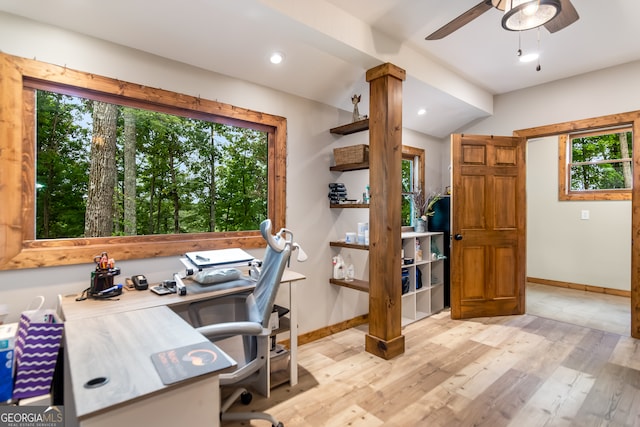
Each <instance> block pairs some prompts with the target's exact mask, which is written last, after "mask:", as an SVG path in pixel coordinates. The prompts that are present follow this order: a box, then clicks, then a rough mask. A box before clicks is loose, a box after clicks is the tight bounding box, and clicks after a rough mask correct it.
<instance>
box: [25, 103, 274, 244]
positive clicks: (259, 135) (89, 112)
mask: <svg viewBox="0 0 640 427" xmlns="http://www.w3.org/2000/svg"><path fill="white" fill-rule="evenodd" d="M36 115H37V176H36V193H37V199H36V200H37V202H36V236H37V238H38V239H52V238H75V237H105V236H127V235H150V234H173V233H199V232H211V231H216V232H223V231H242V230H256V229H258V228H259V224H260V222H261V221H262V220H264V219H265V218H266V217H267V165H268V163H267V152H268V150H267V134H266V133H265V132H262V131H257V130H253V129H248V128H242V127H236V126H230V125H225V124H219V123H214V122H209V121H205V120H197V119H193V118H187V117H182V116H178V115H172V114H167V113H161V112H156V111H151V110H144V109H137V108H131V107H125V106H120V105H115V104H109V103H105V102H101V101H95V100H89V99H85V98H79V97H73V96H68V95H63V94H59V93H53V92H47V91H38V92H37V111H36Z"/></svg>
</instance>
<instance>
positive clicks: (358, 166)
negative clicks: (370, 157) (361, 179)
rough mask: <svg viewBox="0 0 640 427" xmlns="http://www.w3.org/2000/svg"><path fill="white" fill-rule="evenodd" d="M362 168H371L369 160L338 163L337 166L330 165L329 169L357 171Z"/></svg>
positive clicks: (334, 170) (333, 170)
mask: <svg viewBox="0 0 640 427" xmlns="http://www.w3.org/2000/svg"><path fill="white" fill-rule="evenodd" d="M362 169H369V162H362V163H347V164H345V165H337V166H331V167H329V170H330V171H332V172H346V171H357V170H362Z"/></svg>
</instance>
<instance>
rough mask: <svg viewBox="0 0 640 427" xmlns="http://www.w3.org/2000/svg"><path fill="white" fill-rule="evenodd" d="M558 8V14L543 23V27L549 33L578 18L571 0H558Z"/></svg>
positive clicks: (566, 25)
mask: <svg viewBox="0 0 640 427" xmlns="http://www.w3.org/2000/svg"><path fill="white" fill-rule="evenodd" d="M560 8H561V9H560V13H559V14H558V16H556V17H555V18H553V19H552V20H551V21H549V22H547V23H546V24H544V27H545V28H546V29H547V30H549V32H550V33H555V32H556V31H560V30H562V29H563V28H565V27H568V26H569V25H571V24H573V23H574V22H576V21H577V20H578V19H579V18H580V15H578V11H576V8H575V7H573V5H572V4H571V0H560Z"/></svg>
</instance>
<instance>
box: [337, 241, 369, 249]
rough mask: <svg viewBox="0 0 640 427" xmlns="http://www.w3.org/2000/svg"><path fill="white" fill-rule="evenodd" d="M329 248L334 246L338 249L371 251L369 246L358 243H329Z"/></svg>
mask: <svg viewBox="0 0 640 427" xmlns="http://www.w3.org/2000/svg"><path fill="white" fill-rule="evenodd" d="M329 246H334V247H337V248H351V249H362V250H363V251H368V250H369V245H359V244H357V243H345V242H340V241H336V242H329Z"/></svg>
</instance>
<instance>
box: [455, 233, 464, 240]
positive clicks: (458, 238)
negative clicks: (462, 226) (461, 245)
mask: <svg viewBox="0 0 640 427" xmlns="http://www.w3.org/2000/svg"><path fill="white" fill-rule="evenodd" d="M453 238H454V239H456V240H462V234H456V235H455V236H453Z"/></svg>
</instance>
